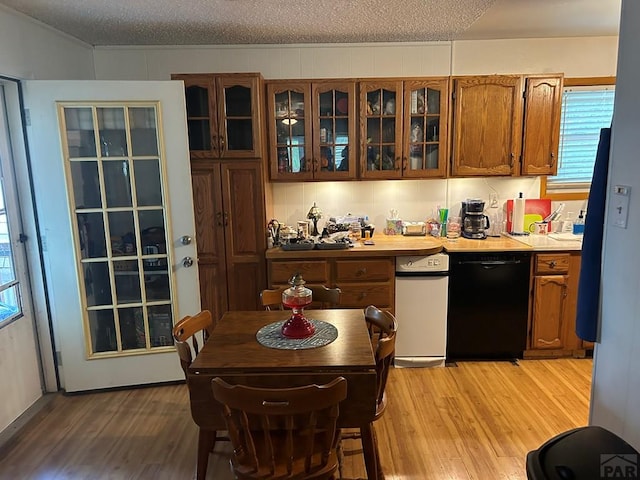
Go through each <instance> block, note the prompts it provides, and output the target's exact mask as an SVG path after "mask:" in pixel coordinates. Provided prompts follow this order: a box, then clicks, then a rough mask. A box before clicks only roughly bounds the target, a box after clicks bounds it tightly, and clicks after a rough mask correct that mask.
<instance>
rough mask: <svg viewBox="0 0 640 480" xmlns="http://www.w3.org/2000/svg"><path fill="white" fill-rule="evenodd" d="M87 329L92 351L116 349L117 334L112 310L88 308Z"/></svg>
mask: <svg viewBox="0 0 640 480" xmlns="http://www.w3.org/2000/svg"><path fill="white" fill-rule="evenodd" d="M89 330H90V332H91V348H92V351H93V352H114V351H116V350H118V343H117V334H116V327H115V321H114V318H113V310H112V309H108V310H90V311H89Z"/></svg>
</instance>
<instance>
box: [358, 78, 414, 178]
mask: <svg viewBox="0 0 640 480" xmlns="http://www.w3.org/2000/svg"><path fill="white" fill-rule="evenodd" d="M402 98H403V97H402V82H401V81H397V82H394V81H389V82H362V83H361V84H360V117H361V118H362V119H363V121H362V122H361V123H362V125H361V129H363V131H361V148H360V155H361V158H360V164H361V170H362V176H363V177H366V178H367V177H368V178H394V177H400V176H401V175H402Z"/></svg>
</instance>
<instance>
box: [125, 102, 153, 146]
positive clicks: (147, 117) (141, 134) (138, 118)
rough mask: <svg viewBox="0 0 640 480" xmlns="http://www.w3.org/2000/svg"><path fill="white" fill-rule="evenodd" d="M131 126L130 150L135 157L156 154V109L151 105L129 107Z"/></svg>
mask: <svg viewBox="0 0 640 480" xmlns="http://www.w3.org/2000/svg"><path fill="white" fill-rule="evenodd" d="M129 125H130V128H131V151H132V152H133V155H134V156H136V157H155V156H157V155H158V134H157V132H156V110H155V108H153V107H145V108H142V107H132V108H129Z"/></svg>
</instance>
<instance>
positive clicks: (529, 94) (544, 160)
mask: <svg viewBox="0 0 640 480" xmlns="http://www.w3.org/2000/svg"><path fill="white" fill-rule="evenodd" d="M562 87H563V76H562V75H561V74H559V75H552V76H529V77H527V78H526V87H525V101H524V108H525V113H524V133H523V140H522V174H523V175H555V174H556V173H557V170H558V144H559V142H560V116H561V103H562Z"/></svg>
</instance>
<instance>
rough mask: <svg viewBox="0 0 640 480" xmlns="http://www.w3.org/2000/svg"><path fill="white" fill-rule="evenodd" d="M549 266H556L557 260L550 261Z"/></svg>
mask: <svg viewBox="0 0 640 480" xmlns="http://www.w3.org/2000/svg"><path fill="white" fill-rule="evenodd" d="M549 267H551V268H556V262H555V260H551V261H550V262H549Z"/></svg>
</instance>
